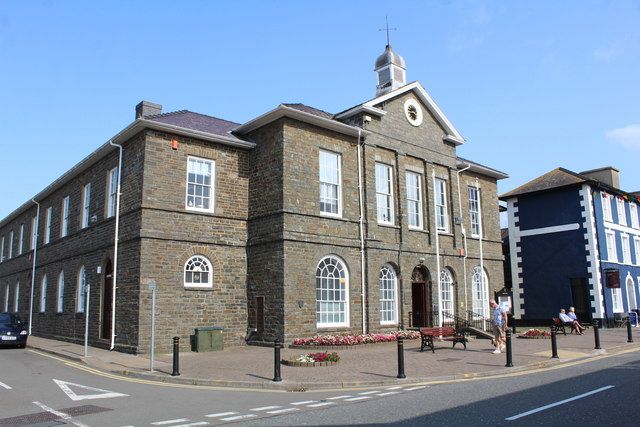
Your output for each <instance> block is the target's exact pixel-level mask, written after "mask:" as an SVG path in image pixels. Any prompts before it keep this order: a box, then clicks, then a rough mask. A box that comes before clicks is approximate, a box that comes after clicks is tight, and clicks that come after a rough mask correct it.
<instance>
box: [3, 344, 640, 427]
mask: <svg viewBox="0 0 640 427" xmlns="http://www.w3.org/2000/svg"><path fill="white" fill-rule="evenodd" d="M639 393H640V352H638V351H636V352H630V353H626V354H621V355H617V356H610V357H604V358H601V359H597V360H594V361H590V362H589V363H580V364H575V365H573V366H566V367H563V368H560V369H552V370H547V371H543V372H536V373H529V374H526V375H513V376H506V377H502V378H493V379H479V380H471V381H459V382H453V383H444V384H431V385H408V384H407V385H402V386H398V387H384V388H379V389H363V390H339V391H323V392H305V393H290V392H289V393H287V392H274V391H268V392H266V391H265V392H256V391H239V390H231V389H213V388H203V387H195V386H179V385H172V384H164V385H160V384H157V383H151V382H147V381H144V380H137V379H132V378H121V377H117V376H113V375H110V374H102V373H98V372H94V371H91V370H88V369H86V368H84V367H83V366H82V365H79V364H75V363H70V362H65V361H63V360H61V359H57V358H54V357H51V356H49V355H45V354H41V353H37V352H34V351H30V350H5V349H0V426H5V425H38V426H53V425H63V424H67V425H76V426H79V427H82V426H134V425H135V426H150V425H151V426H154V425H155V426H169V427H177V426H205V425H217V424H225V423H238V424H240V425H260V426H264V425H268V426H275V425H277V426H288V425H291V426H294V425H295V426H297V425H347V424H401V425H465V426H475V425H505V424H513V425H562V426H569V425H576V424H581V425H584V426H589V425H613V424H616V425H617V424H619V425H638V424H640V423H638V421H637V410H636V409H635V403H634V402H635V399H636V396H637V395H638V394H639ZM571 399H573V400H571ZM549 405H556V406H550V407H549Z"/></svg>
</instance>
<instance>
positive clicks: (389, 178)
mask: <svg viewBox="0 0 640 427" xmlns="http://www.w3.org/2000/svg"><path fill="white" fill-rule="evenodd" d="M376 203H377V207H378V223H380V224H393V223H394V220H393V219H394V215H393V169H392V168H391V166H389V165H385V164H383V163H376Z"/></svg>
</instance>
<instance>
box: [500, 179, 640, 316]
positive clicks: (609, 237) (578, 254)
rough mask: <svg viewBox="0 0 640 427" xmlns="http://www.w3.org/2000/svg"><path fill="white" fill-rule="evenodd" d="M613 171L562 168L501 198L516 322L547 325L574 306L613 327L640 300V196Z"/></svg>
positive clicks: (579, 313) (577, 309) (579, 312)
mask: <svg viewBox="0 0 640 427" xmlns="http://www.w3.org/2000/svg"><path fill="white" fill-rule="evenodd" d="M619 187H620V184H619V171H618V170H617V169H615V168H612V167H606V168H601V169H594V170H591V171H586V172H581V173H575V172H572V171H569V170H566V169H563V168H557V169H554V170H552V171H551V172H548V173H546V174H544V175H542V176H540V177H538V178H536V179H534V180H532V181H530V182H528V183H526V184H524V185H522V186H521V187H518V188H516V189H515V190H513V191H510V192H508V193H506V194H503V195H502V196H501V197H500V198H501V199H502V200H504V201H506V202H507V210H508V217H509V247H510V252H511V256H510V258H511V259H510V260H506V262H510V263H511V274H512V282H513V303H514V304H513V306H514V316H515V318H516V319H523V320H528V321H541V320H542V321H548V320H549V319H550V318H551V317H552V316H556V315H557V313H558V312H559V311H560V308H569V307H570V306H574V307H575V308H576V313H577V314H578V317H579V318H580V319H582V320H583V321H587V320H589V321H590V320H593V319H602V320H609V321H611V320H612V319H613V318H614V314H615V313H626V312H629V311H631V310H632V309H636V308H638V301H640V293H639V292H640V290H639V288H638V285H639V283H640V224H639V221H638V217H639V212H638V207H639V206H640V197H638V193H630V192H626V191H623V190H621V189H620V188H619Z"/></svg>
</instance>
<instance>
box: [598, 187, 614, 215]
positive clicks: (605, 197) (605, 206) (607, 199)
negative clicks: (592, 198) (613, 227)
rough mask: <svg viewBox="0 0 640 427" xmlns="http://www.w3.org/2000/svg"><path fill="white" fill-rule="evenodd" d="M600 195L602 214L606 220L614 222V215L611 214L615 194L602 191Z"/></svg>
mask: <svg viewBox="0 0 640 427" xmlns="http://www.w3.org/2000/svg"><path fill="white" fill-rule="evenodd" d="M600 197H601V199H602V216H603V217H604V220H605V221H609V222H612V221H613V215H612V214H611V199H612V198H613V196H612V195H610V194H607V193H604V192H603V193H600Z"/></svg>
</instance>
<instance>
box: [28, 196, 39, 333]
mask: <svg viewBox="0 0 640 427" xmlns="http://www.w3.org/2000/svg"><path fill="white" fill-rule="evenodd" d="M31 201H32V202H33V203H35V204H36V205H38V210H37V211H36V223H35V225H34V226H35V230H32V234H33V233H35V236H36V238H35V243H34V245H33V265H32V266H31V298H29V335H31V324H32V322H33V290H34V288H35V286H36V255H37V254H38V226H39V224H40V203H38V202H36V201H35V199H31ZM32 239H33V237H32Z"/></svg>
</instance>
